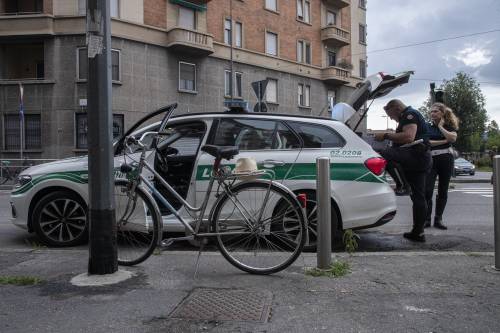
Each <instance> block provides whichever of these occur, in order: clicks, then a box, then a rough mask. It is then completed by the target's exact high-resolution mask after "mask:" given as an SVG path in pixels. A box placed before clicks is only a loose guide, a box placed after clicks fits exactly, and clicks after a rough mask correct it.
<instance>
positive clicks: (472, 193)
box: [464, 191, 493, 194]
mask: <svg viewBox="0 0 500 333" xmlns="http://www.w3.org/2000/svg"><path fill="white" fill-rule="evenodd" d="M464 193H465V194H491V193H493V192H491V191H490V192H464Z"/></svg>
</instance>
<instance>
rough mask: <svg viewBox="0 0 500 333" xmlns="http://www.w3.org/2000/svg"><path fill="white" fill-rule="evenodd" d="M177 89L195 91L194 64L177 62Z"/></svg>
mask: <svg viewBox="0 0 500 333" xmlns="http://www.w3.org/2000/svg"><path fill="white" fill-rule="evenodd" d="M179 90H180V91H189V92H195V91H196V65H195V64H189V63H187V62H179Z"/></svg>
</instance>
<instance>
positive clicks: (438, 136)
mask: <svg viewBox="0 0 500 333" xmlns="http://www.w3.org/2000/svg"><path fill="white" fill-rule="evenodd" d="M443 127H444V129H445V130H447V131H448V132H456V131H457V130H456V129H455V128H453V127H451V126H448V125H444V126H443ZM428 129H429V140H445V139H446V138H445V137H444V135H443V133H441V131H440V130H439V127H438V126H437V125H434V123H433V122H430V123H429V124H428ZM450 146H451V144H450V143H449V142H446V143H444V144H442V145H439V146H434V147H431V149H432V150H437V149H446V148H450Z"/></svg>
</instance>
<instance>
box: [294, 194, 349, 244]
mask: <svg viewBox="0 0 500 333" xmlns="http://www.w3.org/2000/svg"><path fill="white" fill-rule="evenodd" d="M299 193H304V194H305V195H306V200H307V203H306V216H307V229H308V230H309V232H310V233H309V239H306V243H305V245H304V251H311V252H314V251H316V245H317V240H316V236H315V235H314V233H315V232H316V228H317V215H316V209H315V208H316V192H315V191H304V192H302V191H296V194H299ZM330 209H331V212H332V224H331V228H332V229H331V230H332V250H342V249H343V248H344V243H343V240H342V235H343V232H342V230H341V229H340V228H339V221H340V218H339V216H338V214H337V210H336V209H335V205H334V204H333V203H331V207H330Z"/></svg>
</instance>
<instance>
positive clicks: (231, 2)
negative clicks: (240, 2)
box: [229, 0, 234, 103]
mask: <svg viewBox="0 0 500 333" xmlns="http://www.w3.org/2000/svg"><path fill="white" fill-rule="evenodd" d="M229 20H230V21H231V31H230V34H231V35H230V37H229V48H230V58H231V61H230V70H231V74H230V75H231V78H230V79H229V89H230V90H231V103H232V102H233V80H234V74H233V37H234V34H233V0H229Z"/></svg>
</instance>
